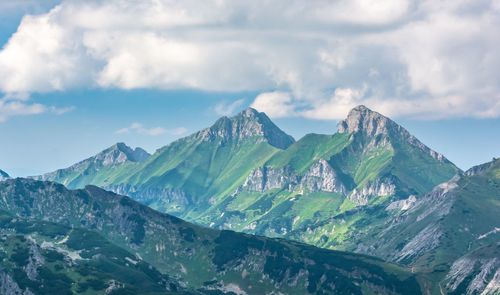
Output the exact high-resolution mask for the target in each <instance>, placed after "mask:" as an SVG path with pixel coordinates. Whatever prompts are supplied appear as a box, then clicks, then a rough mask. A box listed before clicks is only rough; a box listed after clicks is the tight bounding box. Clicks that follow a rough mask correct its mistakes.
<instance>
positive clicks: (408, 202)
mask: <svg viewBox="0 0 500 295" xmlns="http://www.w3.org/2000/svg"><path fill="white" fill-rule="evenodd" d="M416 201H417V197H415V195H411V196H409V197H408V199H404V200H399V201H394V202H392V203H390V204H389V206H387V208H386V210H389V211H390V210H400V211H406V210H408V209H410V208H411V207H413V205H414V204H415V202H416Z"/></svg>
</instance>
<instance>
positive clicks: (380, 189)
mask: <svg viewBox="0 0 500 295" xmlns="http://www.w3.org/2000/svg"><path fill="white" fill-rule="evenodd" d="M395 192H396V185H394V184H393V183H392V182H391V181H390V180H380V179H376V180H375V181H371V182H369V183H368V184H366V185H365V186H364V187H363V188H362V189H354V190H353V191H352V193H351V194H350V195H349V200H351V201H352V202H354V203H355V204H356V205H358V206H364V205H366V204H368V201H369V200H370V198H372V197H377V196H390V195H393V194H394V193H395Z"/></svg>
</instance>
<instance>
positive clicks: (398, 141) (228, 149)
mask: <svg viewBox="0 0 500 295" xmlns="http://www.w3.org/2000/svg"><path fill="white" fill-rule="evenodd" d="M124 149H125V145H124V144H116V145H115V146H113V147H111V148H109V149H107V150H104V151H103V152H101V153H99V154H97V155H96V156H94V157H91V158H89V159H86V160H84V161H82V162H80V163H77V164H75V165H73V166H71V167H69V168H67V169H62V170H58V171H55V172H53V173H49V174H45V175H42V176H40V177H36V178H37V179H39V180H50V181H56V182H60V183H62V184H65V185H66V186H68V187H69V188H82V187H84V186H85V185H88V184H92V185H97V186H100V187H103V188H105V189H108V190H111V191H114V192H116V193H120V194H123V195H128V196H131V197H132V198H134V199H135V200H138V201H140V202H142V203H144V204H147V205H149V206H150V207H152V208H155V209H157V210H159V211H162V212H166V213H169V214H173V215H175V216H177V217H180V218H182V219H185V220H188V221H192V222H196V223H199V224H202V225H206V226H210V227H214V228H219V229H233V230H237V231H243V232H248V233H252V234H260V235H267V236H272V237H287V238H291V239H295V240H300V241H305V242H307V243H309V244H313V245H317V246H321V247H325V248H331V249H343V250H352V249H354V247H356V244H357V243H356V244H352V243H351V241H354V240H355V239H357V237H358V236H359V235H361V234H362V233H363V232H367V231H369V227H371V226H372V225H374V224H375V223H377V222H379V221H380V222H384V221H385V220H387V218H390V217H391V216H390V215H391V214H388V213H387V211H386V210H385V207H386V206H387V205H388V204H389V203H391V202H393V201H397V200H402V199H407V198H409V197H411V196H420V195H423V194H424V193H426V192H428V191H430V190H431V189H432V188H433V187H434V186H435V185H437V184H439V183H441V182H444V181H447V180H449V179H450V178H451V177H453V176H454V175H455V174H457V173H459V172H460V170H459V169H458V168H457V167H456V166H455V165H453V164H452V163H451V162H450V161H448V160H447V159H446V158H445V157H444V156H442V155H440V154H438V153H437V152H434V151H433V150H431V149H429V148H428V147H427V146H425V145H424V144H423V143H421V142H420V141H419V140H418V139H416V138H415V137H414V136H412V135H411V134H410V133H409V132H408V131H407V130H405V129H404V128H403V127H401V126H400V125H398V124H396V123H395V122H394V121H392V120H390V119H389V118H387V117H384V116H383V115H381V114H379V113H377V112H374V111H371V110H370V109H368V108H366V107H364V106H359V107H356V108H354V109H353V110H352V111H351V112H350V113H349V115H348V116H347V118H346V119H345V120H343V121H341V122H340V123H339V124H338V130H337V132H336V133H335V134H333V135H319V134H309V135H306V136H304V137H303V138H302V139H300V140H299V141H297V142H295V141H294V140H293V138H292V137H291V136H288V135H286V134H285V133H284V132H283V131H282V130H280V129H279V128H278V127H277V126H276V125H275V124H273V123H272V122H271V120H270V119H269V118H268V117H267V116H266V115H265V114H264V113H259V112H257V111H255V110H254V109H251V108H249V109H247V110H245V111H243V112H241V113H240V114H238V115H236V116H234V117H232V118H227V117H223V118H221V119H219V120H218V121H217V122H215V124H214V125H212V126H211V127H209V128H206V129H204V130H201V131H199V132H196V133H194V134H193V135H190V136H188V137H185V138H182V139H180V140H177V141H175V142H173V143H171V144H169V145H167V146H165V147H163V148H160V149H159V150H157V151H156V152H155V153H154V154H153V155H151V156H150V157H146V156H144V157H143V158H142V159H143V161H137V160H135V158H133V157H130V156H128V155H130V153H124V152H122V150H124ZM126 149H128V150H131V149H130V148H128V147H127V148H126ZM104 159H109V160H108V161H106V162H105V161H104ZM111 159H120V161H112V160H111ZM373 211H376V212H378V213H381V214H374V213H373ZM389 213H390V212H389ZM375 215H377V216H378V215H383V216H380V218H375V217H377V216H375Z"/></svg>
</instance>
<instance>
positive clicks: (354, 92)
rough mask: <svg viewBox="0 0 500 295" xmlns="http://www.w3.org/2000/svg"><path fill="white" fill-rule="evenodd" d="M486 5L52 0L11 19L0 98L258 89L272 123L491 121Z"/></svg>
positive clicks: (491, 7) (493, 87)
mask: <svg viewBox="0 0 500 295" xmlns="http://www.w3.org/2000/svg"><path fill="white" fill-rule="evenodd" d="M499 7H500V5H499V4H498V0H460V1H456V0H444V1H431V0H424V1H416V0H388V1H383V2H380V1H373V0H336V1H326V0H316V1H299V0H296V1H294V0H286V1H285V0H277V1H272V2H269V1H263V0H262V1H261V0H257V1H224V0H213V1H210V0H209V1H201V0H187V1H181V2H179V1H171V0H145V1H132V2H127V1H121V0H108V1H104V0H92V1H77V0H72V1H62V3H61V4H60V5H58V6H57V7H56V8H54V9H52V10H51V11H50V12H48V13H45V14H41V15H35V16H26V17H25V18H23V20H22V22H21V24H20V25H19V28H18V30H17V32H16V33H15V34H14V35H13V36H12V37H11V38H10V40H9V41H8V43H7V44H6V45H5V46H4V48H3V49H2V50H1V51H0V91H2V92H4V93H17V94H22V93H30V92H50V91H64V90H68V89H73V88H82V87H83V88H87V87H101V88H124V89H134V88H159V89H177V88H193V89H199V90H204V91H246V90H250V91H258V92H262V95H259V96H258V97H257V98H256V100H255V101H254V103H253V105H254V106H255V107H257V108H259V109H261V110H263V111H266V110H267V112H270V115H271V116H275V117H283V116H305V117H309V118H318V119H320V118H321V119H336V118H338V117H339V116H340V115H339V114H340V113H341V112H343V110H344V109H345V108H347V107H348V106H350V105H353V104H355V103H363V104H366V105H370V106H372V107H373V108H375V109H378V110H382V109H383V110H387V111H388V112H390V113H391V114H392V115H395V116H413V117H418V118H447V117H466V116H472V117H498V116H500V110H499V109H498V100H499V99H500V75H498V74H497V72H498V68H500V54H498V48H499V47H500V39H499V38H498V33H499V31H498V28H499V27H500V8H499ZM235 104H237V101H236V102H235ZM429 104H431V105H430V106H429ZM229 105H230V103H228V106H229ZM229 110H231V109H230V108H229V107H228V109H224V107H222V106H221V107H220V108H219V111H220V112H221V114H222V113H228V111H229ZM216 111H217V110H216ZM344 115H345V113H344V114H343V115H342V116H344Z"/></svg>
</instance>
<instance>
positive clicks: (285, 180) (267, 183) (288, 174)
mask: <svg viewBox="0 0 500 295" xmlns="http://www.w3.org/2000/svg"><path fill="white" fill-rule="evenodd" d="M297 184H298V176H297V175H295V174H294V173H293V171H291V169H289V168H286V167H285V168H272V167H268V166H264V167H259V168H257V169H255V170H253V171H252V172H251V173H250V175H248V177H247V178H246V180H245V182H244V183H243V185H242V187H241V189H242V190H246V191H254V192H265V191H268V190H272V189H289V190H292V188H293V187H296V186H297Z"/></svg>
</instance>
